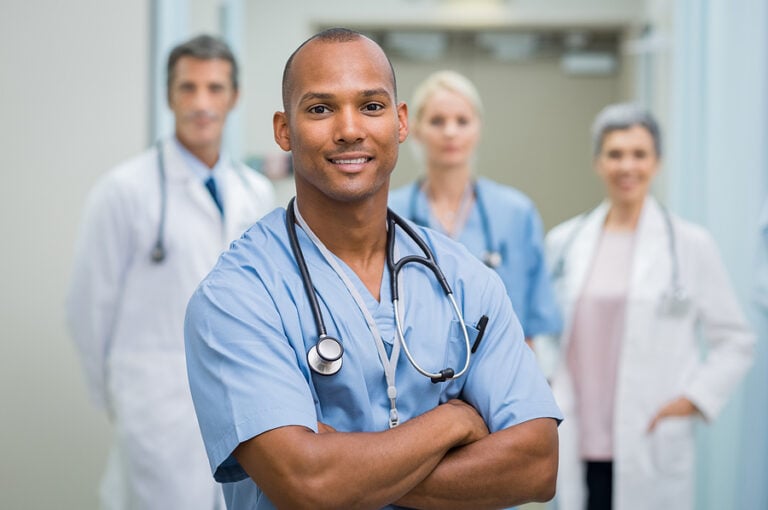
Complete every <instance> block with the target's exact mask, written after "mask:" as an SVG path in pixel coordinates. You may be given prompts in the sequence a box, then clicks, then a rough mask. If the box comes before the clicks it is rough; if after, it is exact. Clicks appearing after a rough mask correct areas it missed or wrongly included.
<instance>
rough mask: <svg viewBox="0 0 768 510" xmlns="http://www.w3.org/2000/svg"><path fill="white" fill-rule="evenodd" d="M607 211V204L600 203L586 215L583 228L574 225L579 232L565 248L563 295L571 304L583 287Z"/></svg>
mask: <svg viewBox="0 0 768 510" xmlns="http://www.w3.org/2000/svg"><path fill="white" fill-rule="evenodd" d="M608 209H609V204H608V202H602V203H601V204H600V205H598V206H597V207H596V208H595V209H594V210H593V211H591V212H589V213H587V217H586V218H585V219H584V220H582V221H584V224H583V226H579V225H574V228H575V229H579V230H578V231H577V232H575V237H574V239H573V242H572V244H571V247H570V248H567V247H566V249H567V250H568V252H569V253H567V254H566V257H567V261H566V265H567V267H566V268H565V285H566V289H565V295H566V296H569V297H570V299H569V301H571V302H573V301H575V300H576V298H577V297H578V295H579V294H580V293H581V289H582V287H583V286H584V281H585V279H586V277H587V274H588V272H589V269H590V267H591V264H592V259H593V258H594V254H595V250H596V249H597V243H598V242H599V241H600V234H601V233H602V231H603V224H604V223H605V216H606V215H607V214H608Z"/></svg>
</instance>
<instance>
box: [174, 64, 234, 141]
mask: <svg viewBox="0 0 768 510" xmlns="http://www.w3.org/2000/svg"><path fill="white" fill-rule="evenodd" d="M236 102H237V91H236V90H235V89H234V87H233V85H232V64H230V63H229V62H227V61H226V60H221V59H207V60H203V59H198V58H194V57H181V58H180V59H179V60H178V62H176V66H175V67H174V70H173V78H172V81H171V84H170V87H169V90H168V105H169V106H170V108H171V110H172V111H173V114H174V116H175V118H176V136H177V137H178V139H179V141H180V142H181V143H182V144H183V145H184V146H185V147H187V148H188V149H189V150H190V151H191V152H192V153H193V154H196V153H197V151H201V150H206V149H211V148H215V149H216V150H218V148H219V146H220V145H221V135H222V131H223V129H224V123H225V121H226V119H227V114H228V113H229V112H230V110H232V108H234V106H235V103H236Z"/></svg>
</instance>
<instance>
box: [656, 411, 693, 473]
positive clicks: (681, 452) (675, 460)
mask: <svg viewBox="0 0 768 510" xmlns="http://www.w3.org/2000/svg"><path fill="white" fill-rule="evenodd" d="M650 441H651V459H652V462H653V465H654V467H655V468H656V470H657V471H658V472H659V473H664V474H675V473H685V472H687V471H688V470H690V467H691V465H692V462H693V451H694V450H693V441H694V435H693V422H692V421H691V419H690V418H678V417H672V418H665V419H663V420H660V421H659V422H658V424H657V425H656V428H655V429H654V431H653V432H652V433H651V437H650Z"/></svg>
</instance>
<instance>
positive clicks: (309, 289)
mask: <svg viewBox="0 0 768 510" xmlns="http://www.w3.org/2000/svg"><path fill="white" fill-rule="evenodd" d="M295 200H296V199H295V197H294V198H292V199H291V200H290V202H289V203H288V207H287V209H286V220H285V224H286V229H287V232H288V239H289V244H290V247H291V251H292V252H293V255H294V258H295V260H296V265H297V266H298V267H299V273H300V275H301V279H302V284H303V286H304V291H305V293H306V295H307V299H308V300H309V303H310V309H311V311H312V315H313V318H314V321H315V327H316V329H317V332H318V338H317V343H316V345H315V346H314V347H313V348H312V349H310V354H311V353H312V352H314V351H316V350H317V344H318V343H319V342H320V341H322V340H323V339H325V338H330V339H331V340H333V341H334V342H337V343H338V344H339V347H340V348H341V351H342V352H343V346H342V344H341V342H340V341H339V340H337V339H335V338H332V337H329V336H328V335H327V330H326V329H325V322H324V320H323V317H322V310H321V309H320V305H319V302H318V300H317V296H316V294H315V288H314V285H313V284H312V278H311V276H310V274H309V269H308V267H307V263H306V260H305V259H304V255H303V254H302V250H301V247H300V245H299V240H298V235H297V234H296V225H295V224H296V213H295V209H294V208H295ZM397 226H399V227H400V228H402V229H403V231H404V232H405V233H406V234H407V235H408V236H409V237H410V238H411V239H412V240H413V241H414V242H415V243H416V244H417V245H418V247H419V248H420V249H421V250H422V251H423V252H424V256H423V257H420V256H417V255H407V256H405V257H403V258H401V259H400V260H398V261H397V262H394V259H395V230H396V227H397ZM387 227H388V228H387V256H386V259H387V267H388V269H389V271H390V289H391V294H392V304H393V308H394V316H395V325H396V331H397V335H398V338H397V341H398V343H399V344H400V345H401V346H402V348H403V352H405V355H406V357H407V358H408V361H409V362H410V363H411V365H412V366H413V367H414V368H415V369H416V370H417V371H418V372H419V373H420V374H422V375H424V376H426V377H429V378H430V379H431V380H432V382H433V383H437V382H443V381H446V380H449V379H455V378H458V377H461V376H462V375H464V373H466V371H467V370H468V368H469V363H470V356H471V352H472V351H471V350H472V348H471V345H470V341H469V332H468V331H467V325H466V322H465V321H464V317H463V316H462V313H461V310H460V309H459V306H458V304H457V303H456V299H455V297H454V296H453V291H452V290H451V287H450V285H449V284H448V281H447V279H446V278H445V275H444V274H443V272H442V271H441V270H440V268H439V267H438V266H437V264H436V261H435V257H434V254H433V253H432V250H430V248H429V246H427V244H426V243H425V242H424V240H423V239H422V238H421V237H420V236H419V235H418V234H417V233H416V232H415V231H414V230H413V229H412V228H411V226H410V225H408V223H407V222H406V221H405V220H403V219H402V218H400V217H399V216H398V215H396V214H395V213H394V212H392V211H391V210H389V209H388V210H387ZM408 263H418V264H421V265H423V266H425V267H426V268H427V269H429V270H430V271H431V272H432V273H433V274H434V275H435V277H436V278H437V280H438V282H439V283H440V287H441V288H442V289H443V292H444V293H445V295H446V296H447V297H448V300H449V301H450V303H451V306H452V307H453V311H454V313H455V315H456V318H457V319H458V321H459V323H460V325H461V329H462V333H463V336H464V343H465V349H466V358H465V362H464V366H463V367H462V369H461V370H459V371H458V373H457V372H455V371H454V369H453V368H450V367H448V368H446V369H443V370H441V371H440V372H429V371H427V370H424V369H423V368H422V367H421V366H420V365H419V363H418V362H416V360H415V358H414V357H413V355H412V354H411V352H410V349H409V348H408V344H407V343H406V341H405V335H404V333H403V328H402V323H401V318H400V311H399V307H400V297H399V286H398V275H399V274H400V271H401V270H402V268H403V267H404V266H405V265H406V264H408ZM308 359H309V358H308ZM333 361H337V360H333ZM339 366H340V363H339ZM310 368H312V369H313V370H314V371H315V372H317V373H319V374H321V375H332V374H335V373H336V372H337V371H338V369H337V370H336V371H334V372H330V373H324V372H323V371H322V370H318V367H315V366H313V365H312V363H311V360H310Z"/></svg>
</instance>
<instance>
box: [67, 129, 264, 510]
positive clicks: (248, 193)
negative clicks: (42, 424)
mask: <svg viewBox="0 0 768 510" xmlns="http://www.w3.org/2000/svg"><path fill="white" fill-rule="evenodd" d="M162 146H163V154H164V157H165V171H166V176H167V181H166V182H167V205H166V217H165V232H164V236H163V237H164V243H165V250H166V258H165V260H164V261H163V262H161V263H159V264H158V263H154V262H153V261H152V260H151V259H150V252H151V250H152V248H153V246H154V244H155V242H156V240H157V236H158V224H159V222H160V202H161V196H160V184H159V182H160V178H159V172H158V163H157V150H156V148H154V147H153V148H152V149H150V150H148V151H146V152H145V153H143V154H141V155H139V156H137V157H136V158H133V159H131V160H130V161H127V162H125V163H123V164H121V165H119V166H118V167H117V168H115V169H113V170H112V171H110V172H109V173H108V174H107V175H105V176H104V177H103V178H102V179H101V180H100V181H99V182H98V184H97V185H96V186H95V188H94V189H93V191H92V192H91V194H90V196H89V198H88V201H87V204H86V207H85V213H84V219H83V222H82V225H81V230H80V235H79V240H78V242H77V246H76V252H75V262H74V269H73V273H72V279H71V283H70V289H69V295H68V299H67V317H68V322H69V325H70V329H71V333H72V336H73V338H74V340H75V343H76V345H77V347H78V350H79V354H80V356H81V360H82V364H83V367H84V371H85V375H86V380H87V384H88V387H89V390H90V393H91V395H92V397H93V399H94V400H95V402H96V404H97V405H98V406H99V407H102V408H105V409H106V410H107V412H108V413H109V415H110V417H111V419H112V421H113V423H114V426H115V435H116V441H115V445H114V448H113V451H112V454H111V456H110V462H109V466H108V469H107V473H106V475H105V478H104V481H103V483H102V490H101V493H102V506H103V507H104V508H113V509H119V510H123V509H141V510H148V509H158V510H159V509H163V510H168V509H172V508H184V509H185V510H190V509H192V510H194V509H200V510H211V509H213V508H216V507H217V505H218V506H220V507H222V508H223V505H222V504H221V501H222V500H221V491H220V489H219V487H218V485H217V484H215V483H214V481H213V478H212V475H211V472H210V469H209V467H208V462H207V458H206V454H205V450H204V448H203V443H202V439H201V435H200V430H199V427H198V424H197V420H196V417H195V412H194V409H193V407H192V399H191V396H190V392H189V385H188V381H187V373H186V364H185V359H184V333H183V323H184V314H185V310H186V305H187V301H188V299H189V297H190V296H191V295H192V292H193V291H194V289H195V287H196V286H197V284H198V283H199V282H200V280H202V278H203V277H204V276H205V275H206V274H207V273H208V271H210V269H211V268H212V267H213V265H214V264H215V262H216V259H217V258H218V256H219V254H220V253H221V252H222V251H223V250H224V249H225V248H227V247H228V244H229V243H230V242H231V241H232V240H234V239H236V238H238V237H239V236H240V235H241V233H242V232H243V231H244V230H245V229H246V228H247V227H248V226H250V225H251V224H252V223H254V222H255V221H256V220H258V219H259V218H260V217H261V216H262V215H264V214H265V213H266V212H268V211H269V209H270V208H271V207H272V204H273V191H272V187H271V185H270V183H269V181H268V180H267V179H266V178H264V177H263V176H261V175H260V174H257V173H255V172H253V171H251V170H249V169H247V168H245V167H243V166H235V164H234V163H229V164H227V165H225V168H223V172H222V173H221V176H220V177H221V178H220V179H219V176H217V184H218V191H219V194H220V196H222V197H223V202H224V208H225V209H224V217H223V219H222V216H221V215H220V213H219V211H218V209H217V208H216V205H215V203H214V202H213V200H212V198H211V196H210V194H209V193H208V190H207V189H206V188H205V186H204V184H203V182H201V179H200V178H199V177H198V176H196V175H195V174H194V173H193V172H192V171H191V170H190V169H189V168H187V166H186V165H185V163H184V161H183V159H182V156H181V154H180V152H179V149H178V147H177V146H176V144H175V143H174V142H173V141H172V140H166V141H165V142H164V143H163V145H162Z"/></svg>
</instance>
